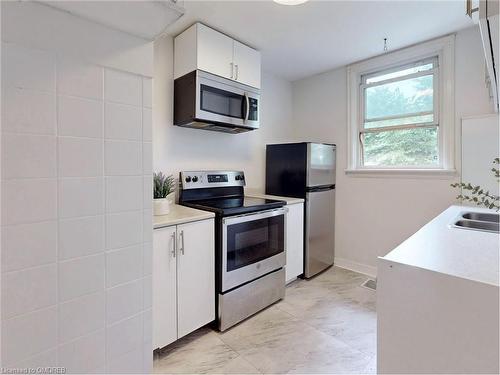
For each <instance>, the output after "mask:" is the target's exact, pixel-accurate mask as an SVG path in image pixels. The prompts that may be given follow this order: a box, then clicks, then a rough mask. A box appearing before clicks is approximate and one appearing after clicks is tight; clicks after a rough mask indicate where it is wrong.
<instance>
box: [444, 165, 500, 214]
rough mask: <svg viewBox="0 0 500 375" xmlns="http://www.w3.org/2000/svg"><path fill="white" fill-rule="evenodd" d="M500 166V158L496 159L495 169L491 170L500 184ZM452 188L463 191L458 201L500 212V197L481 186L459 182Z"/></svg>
mask: <svg viewBox="0 0 500 375" xmlns="http://www.w3.org/2000/svg"><path fill="white" fill-rule="evenodd" d="M499 164H500V158H495V159H494V160H493V167H492V168H491V172H493V176H494V177H495V178H496V180H497V183H499V182H500V169H499V168H498V167H499ZM451 186H452V187H454V188H460V189H462V191H461V193H460V194H459V195H458V196H457V199H459V200H461V201H462V202H468V203H471V204H475V205H476V206H482V207H486V208H489V209H492V210H496V211H497V212H498V211H500V197H499V196H498V195H495V194H493V193H491V192H490V191H488V190H486V189H484V188H482V187H481V186H479V185H473V184H471V183H470V182H457V183H454V184H451Z"/></svg>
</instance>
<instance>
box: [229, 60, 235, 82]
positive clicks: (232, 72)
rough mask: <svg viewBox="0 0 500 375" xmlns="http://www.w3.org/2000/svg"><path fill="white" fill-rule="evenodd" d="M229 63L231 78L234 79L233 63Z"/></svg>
mask: <svg viewBox="0 0 500 375" xmlns="http://www.w3.org/2000/svg"><path fill="white" fill-rule="evenodd" d="M229 65H230V66H231V79H234V63H232V62H231V63H229Z"/></svg>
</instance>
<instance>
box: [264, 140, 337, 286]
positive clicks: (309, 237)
mask: <svg viewBox="0 0 500 375" xmlns="http://www.w3.org/2000/svg"><path fill="white" fill-rule="evenodd" d="M335 149H336V147H335V145H333V144H326V143H309V142H303V143H284V144H274V145H267V147H266V193H267V194H272V195H282V196H287V197H297V198H304V199H305V205H304V214H305V216H304V276H305V277H306V278H309V277H312V276H314V275H316V274H317V273H319V272H321V271H323V270H325V269H326V268H328V267H330V266H331V265H333V260H334V255H335V248H334V242H335V241H334V239H335V160H336V155H335Z"/></svg>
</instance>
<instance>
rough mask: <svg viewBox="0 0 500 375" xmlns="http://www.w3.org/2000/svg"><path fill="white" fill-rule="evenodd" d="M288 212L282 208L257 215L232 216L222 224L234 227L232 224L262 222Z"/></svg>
mask: <svg viewBox="0 0 500 375" xmlns="http://www.w3.org/2000/svg"><path fill="white" fill-rule="evenodd" d="M287 212H288V208H287V207H282V208H275V209H272V210H267V211H260V212H257V213H255V212H252V213H248V214H243V215H238V216H230V217H227V218H224V219H222V224H223V225H226V226H227V225H232V224H238V223H245V222H247V221H254V220H260V219H266V218H269V217H273V216H279V215H284V214H286V213H287Z"/></svg>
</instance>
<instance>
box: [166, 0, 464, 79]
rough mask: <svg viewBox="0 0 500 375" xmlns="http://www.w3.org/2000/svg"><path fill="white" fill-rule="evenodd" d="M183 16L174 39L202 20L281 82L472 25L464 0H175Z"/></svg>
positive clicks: (174, 30)
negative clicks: (288, 1) (255, 55)
mask: <svg viewBox="0 0 500 375" xmlns="http://www.w3.org/2000/svg"><path fill="white" fill-rule="evenodd" d="M178 4H179V5H181V6H183V7H184V8H185V11H186V13H185V14H184V16H182V17H181V18H180V19H179V20H178V21H177V22H175V23H174V24H173V25H172V26H171V27H170V28H168V29H167V31H168V33H169V34H171V35H177V34H179V33H180V32H182V31H183V30H184V29H185V28H187V27H188V26H190V25H191V24H192V23H194V22H196V21H202V22H204V23H206V24H207V25H209V26H212V27H214V28H216V29H218V30H220V31H222V32H224V33H226V34H228V35H230V36H233V37H234V38H236V39H239V40H241V41H242V42H244V43H246V44H249V45H250V46H252V47H255V48H257V49H259V50H261V52H262V67H263V69H264V70H266V71H269V72H272V73H274V74H277V75H279V76H281V77H283V78H285V79H287V80H290V81H295V80H298V79H300V78H304V77H307V76H311V75H314V74H317V73H321V72H324V71H327V70H330V69H334V68H336V67H340V66H343V65H347V64H350V63H352V62H355V61H359V60H363V59H366V58H368V57H371V56H376V55H379V54H381V53H383V43H384V38H387V41H388V47H389V51H390V50H395V49H398V48H401V47H405V46H409V45H411V44H414V43H418V42H421V41H425V40H428V39H432V38H434V37H437V36H441V35H445V34H448V33H451V32H454V31H457V30H460V29H463V28H467V27H470V26H472V25H473V22H472V21H471V20H470V19H469V18H468V17H467V16H466V15H465V0H447V1H317V0H316V1H314V0H310V1H309V2H307V3H305V4H302V5H297V6H287V5H279V4H276V3H274V2H273V1H271V0H266V1H258V0H257V1H255V0H254V1H190V0H185V1H182V0H179V1H178Z"/></svg>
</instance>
